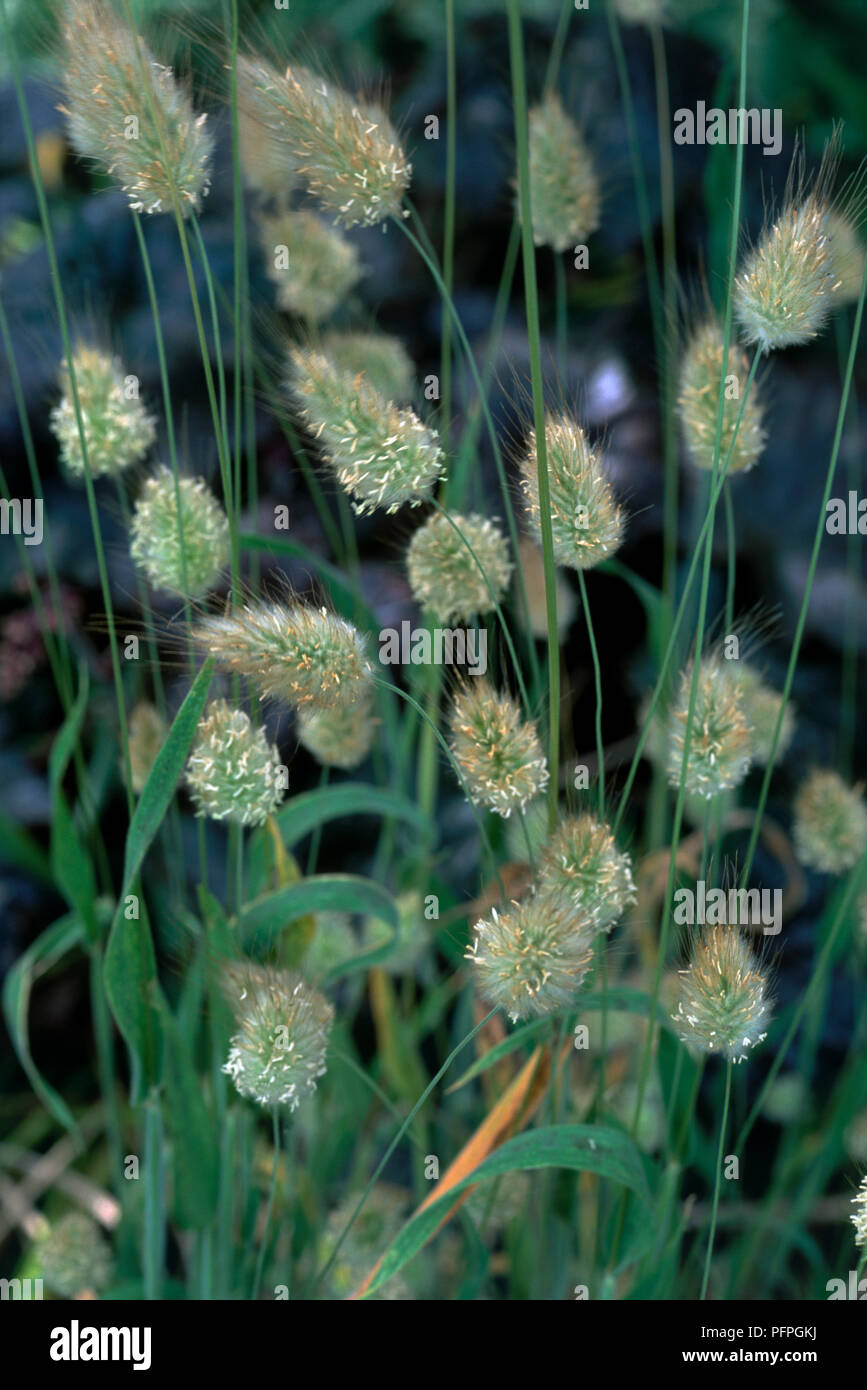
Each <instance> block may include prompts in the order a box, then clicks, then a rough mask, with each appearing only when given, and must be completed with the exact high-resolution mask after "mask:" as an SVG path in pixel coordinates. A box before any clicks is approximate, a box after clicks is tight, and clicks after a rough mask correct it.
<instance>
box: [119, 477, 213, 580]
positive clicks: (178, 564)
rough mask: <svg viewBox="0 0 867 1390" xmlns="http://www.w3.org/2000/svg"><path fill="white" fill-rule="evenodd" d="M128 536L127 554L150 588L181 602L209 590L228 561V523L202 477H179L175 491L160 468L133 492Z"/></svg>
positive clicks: (173, 480) (170, 480)
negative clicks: (165, 593)
mask: <svg viewBox="0 0 867 1390" xmlns="http://www.w3.org/2000/svg"><path fill="white" fill-rule="evenodd" d="M179 499H180V519H179V517H178V500H179ZM130 534H131V538H132V540H131V544H130V554H131V555H132V558H133V560H134V561H135V563H136V564H137V565H138V567H139V569H141V570H142V571H143V573H144V574H145V575H146V576H147V578H148V580H149V582H150V583H151V584H153V586H154V588H156V589H165V590H166V591H167V592H168V593H172V594H180V595H182V596H183V597H184V598H198V597H199V596H200V595H201V594H204V593H206V592H207V591H208V590H209V589H213V587H214V586H215V584H216V583H217V581H218V579H219V577H220V573H221V571H222V570H223V569H224V567H225V566H226V565H227V564H228V563H229V523H228V520H227V519H226V514H225V512H224V511H223V508H222V507H221V506H220V504H219V502H218V501H217V499H216V497H215V496H214V494H213V493H212V492H211V489H210V488H209V487H208V485H207V483H206V482H205V480H204V478H179V479H178V480H177V491H176V490H175V478H174V474H173V473H172V471H171V469H170V468H166V467H165V466H164V465H161V466H160V467H159V468H158V469H157V471H156V472H155V473H154V474H153V476H152V477H150V478H148V479H147V480H146V482H145V484H144V487H143V488H142V490H141V492H140V494H139V497H138V500H137V502H136V504H135V510H134V511H133V516H132V524H131V527H130Z"/></svg>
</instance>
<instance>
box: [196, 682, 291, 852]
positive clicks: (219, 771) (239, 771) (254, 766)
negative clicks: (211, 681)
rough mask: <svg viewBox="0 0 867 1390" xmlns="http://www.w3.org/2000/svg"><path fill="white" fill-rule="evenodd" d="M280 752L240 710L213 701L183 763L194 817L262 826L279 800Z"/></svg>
mask: <svg viewBox="0 0 867 1390" xmlns="http://www.w3.org/2000/svg"><path fill="white" fill-rule="evenodd" d="M281 773H282V764H281V762H280V754H279V753H278V751H277V749H276V748H275V747H274V745H273V744H270V743H269V742H268V739H267V736H266V734H265V730H264V729H255V728H254V727H253V725H252V723H251V722H250V719H249V717H248V716H247V715H246V714H245V713H244V711H243V710H240V709H233V708H232V706H231V705H229V704H228V703H227V702H226V701H225V700H214V701H213V702H212V703H211V704H210V705H209V706H208V708H207V710H206V711H205V714H204V716H203V717H202V719H201V721H200V723H199V727H198V730H197V732H196V738H195V742H194V743H193V748H192V752H191V753H190V757H189V760H188V762H187V771H186V785H187V791H188V792H189V794H190V797H191V799H192V801H193V804H194V806H195V808H196V815H197V816H207V817H208V818H209V819H210V820H218V821H219V820H227V821H231V822H233V824H235V825H261V824H262V823H263V822H264V821H265V820H266V819H267V817H268V816H270V815H272V814H273V812H274V811H276V809H277V807H278V806H279V805H280V802H281V801H282V800H283V793H284V791H285V784H284V782H283V781H282V780H281Z"/></svg>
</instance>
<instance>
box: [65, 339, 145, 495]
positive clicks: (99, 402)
mask: <svg viewBox="0 0 867 1390" xmlns="http://www.w3.org/2000/svg"><path fill="white" fill-rule="evenodd" d="M72 366H73V371H74V373H75V385H76V389H77V391H78V403H79V406H80V408H81V418H82V423H83V425H84V441H85V445H86V447H87V465H88V468H89V469H90V475H91V477H93V478H99V477H103V476H104V475H106V474H119V473H122V472H123V470H124V469H125V468H128V467H129V466H130V464H133V463H139V462H140V461H141V460H142V459H143V458H144V456H145V454H146V453H147V452H148V449H150V447H151V445H152V444H153V442H154V440H155V438H156V422H155V420H154V418H153V416H152V415H149V414H148V413H147V411H146V410H145V408H144V406H143V405H142V403H141V401H140V400H139V398H138V379H137V378H136V377H132V376H124V371H123V368H122V366H121V364H120V362H119V361H118V359H117V358H116V357H111V356H110V355H109V354H108V353H106V352H100V350H99V349H98V348H93V347H88V346H87V345H86V344H79V346H78V347H77V348H76V349H75V351H74V353H73V356H72ZM60 386H61V391H62V392H63V394H62V396H61V399H60V401H59V402H58V404H57V405H56V406H55V407H54V409H53V410H52V412H51V429H52V432H53V434H54V436H55V438H56V440H57V442H58V444H59V445H60V457H61V460H62V462H63V465H64V467H65V468H66V470H67V472H68V473H69V474H70V476H71V477H73V478H83V477H84V455H83V453H82V449H81V436H80V434H79V431H78V419H77V416H76V413H75V402H74V399H73V395H72V387H71V385H70V379H69V371H68V368H67V367H66V366H63V367H62V368H61V371H60Z"/></svg>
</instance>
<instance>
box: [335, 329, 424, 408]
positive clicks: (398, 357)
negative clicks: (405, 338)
mask: <svg viewBox="0 0 867 1390" xmlns="http://www.w3.org/2000/svg"><path fill="white" fill-rule="evenodd" d="M319 347H320V350H321V351H322V352H323V353H324V354H325V356H326V357H327V358H328V360H329V362H332V363H333V365H334V366H335V367H336V368H337V370H338V371H340V372H348V373H349V375H350V376H353V377H356V376H364V378H365V380H366V381H367V382H368V384H369V385H370V386H372V387H373V390H374V391H378V392H379V394H380V395H381V396H384V397H385V399H386V400H387V401H409V400H412V397H413V392H414V390H415V365H414V363H413V360H412V358H411V357H410V355H409V353H408V352H407V350H406V348H405V347H404V345H403V343H402V342H401V341H400V339H399V338H395V337H393V336H392V334H390V333H341V332H339V331H337V330H336V329H335V330H332V331H331V332H330V333H324V334H323V335H322V338H321V340H320V343H319Z"/></svg>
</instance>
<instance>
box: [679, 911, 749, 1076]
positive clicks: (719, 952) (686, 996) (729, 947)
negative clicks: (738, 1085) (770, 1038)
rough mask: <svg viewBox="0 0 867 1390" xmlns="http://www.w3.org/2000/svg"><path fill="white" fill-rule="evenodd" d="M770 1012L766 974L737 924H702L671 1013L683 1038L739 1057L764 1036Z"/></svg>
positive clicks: (733, 1058)
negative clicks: (708, 925)
mask: <svg viewBox="0 0 867 1390" xmlns="http://www.w3.org/2000/svg"><path fill="white" fill-rule="evenodd" d="M770 1017H771V1003H770V999H769V996H768V983H767V978H766V975H765V973H764V971H763V970H762V968H761V966H760V964H759V962H758V960H757V959H756V957H755V956H754V955H753V952H752V951H751V949H750V947H749V945H748V944H747V942H746V941H745V940H744V938H743V936H742V935H741V934H740V932H739V931H738V930H737V928H736V927H731V926H725V925H720V926H713V927H707V928H705V929H704V931H703V932H702V934H701V935H700V936H699V937H698V938H697V940H696V943H695V948H694V951H693V957H692V962H691V964H690V965H689V967H688V969H686V970H683V971H681V995H680V999H679V1002H678V1005H677V1012H676V1013H675V1014H674V1015H673V1019H674V1022H675V1023H676V1024H677V1026H678V1029H679V1030H680V1035H681V1037H682V1039H683V1041H684V1042H689V1043H693V1044H694V1045H695V1046H697V1047H700V1048H701V1049H702V1050H703V1051H704V1052H711V1053H720V1054H721V1055H722V1056H724V1057H727V1058H729V1059H730V1060H731V1061H732V1062H743V1061H745V1060H746V1058H747V1057H748V1055H749V1053H750V1050H751V1049H752V1048H753V1047H755V1046H756V1045H757V1044H758V1043H760V1042H761V1041H762V1040H763V1039H764V1038H765V1036H766V1034H767V1029H768V1023H769V1021H770Z"/></svg>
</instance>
